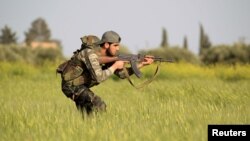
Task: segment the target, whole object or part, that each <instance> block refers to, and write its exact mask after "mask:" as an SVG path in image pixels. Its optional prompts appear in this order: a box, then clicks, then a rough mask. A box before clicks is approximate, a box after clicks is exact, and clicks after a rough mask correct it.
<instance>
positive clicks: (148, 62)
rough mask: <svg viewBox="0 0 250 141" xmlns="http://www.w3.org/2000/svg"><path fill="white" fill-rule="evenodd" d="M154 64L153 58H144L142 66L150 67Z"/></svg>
mask: <svg viewBox="0 0 250 141" xmlns="http://www.w3.org/2000/svg"><path fill="white" fill-rule="evenodd" d="M153 62H154V59H153V56H145V57H144V60H143V61H142V62H141V63H142V65H150V64H152V63H153Z"/></svg>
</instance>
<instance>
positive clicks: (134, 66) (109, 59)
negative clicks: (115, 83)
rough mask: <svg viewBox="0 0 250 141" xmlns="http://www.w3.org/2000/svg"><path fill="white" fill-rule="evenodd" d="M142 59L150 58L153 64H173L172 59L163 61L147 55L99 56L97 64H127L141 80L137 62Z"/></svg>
mask: <svg viewBox="0 0 250 141" xmlns="http://www.w3.org/2000/svg"><path fill="white" fill-rule="evenodd" d="M144 58H152V59H153V60H154V62H160V63H161V62H171V63H172V62H174V60H173V59H164V58H161V57H158V56H149V55H142V54H119V55H117V56H115V57H107V56H103V57H102V56H101V57H100V58H99V62H100V64H106V63H111V62H115V61H118V60H120V61H126V62H129V63H130V65H131V67H132V70H133V72H134V73H135V75H136V76H137V77H138V78H141V77H142V74H141V72H140V71H139V69H138V68H137V62H142V61H143V60H144ZM157 70H158V69H157Z"/></svg>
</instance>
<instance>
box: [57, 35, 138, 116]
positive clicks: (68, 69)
mask: <svg viewBox="0 0 250 141" xmlns="http://www.w3.org/2000/svg"><path fill="white" fill-rule="evenodd" d="M81 39H82V42H83V44H82V47H81V49H80V50H77V51H76V52H74V55H73V56H72V57H71V59H70V60H68V61H66V62H65V63H63V64H61V65H60V66H59V67H58V69H57V72H59V73H61V77H62V83H61V85H62V91H63V93H64V94H65V95H66V96H67V97H68V98H71V99H72V100H74V101H75V104H76V107H77V109H79V110H80V111H86V112H87V114H90V113H91V112H92V111H93V110H97V111H98V110H101V111H105V110H106V104H105V103H104V101H102V99H101V98H100V97H99V96H97V95H95V94H94V93H93V92H92V91H91V90H90V89H89V88H91V87H92V86H95V85H98V84H99V83H101V82H103V81H105V80H106V79H107V78H108V77H110V76H111V75H112V74H113V72H112V70H111V69H110V68H109V67H110V66H111V65H112V64H106V65H105V64H103V65H101V64H100V63H99V60H98V54H97V52H96V48H98V47H97V45H95V42H97V41H98V40H99V39H98V37H96V36H92V35H89V36H85V37H83V38H81ZM128 73H129V74H130V75H131V74H132V73H133V71H132V69H131V68H129V69H128ZM115 74H116V75H117V76H118V77H120V78H125V74H124V72H123V71H122V70H117V71H115Z"/></svg>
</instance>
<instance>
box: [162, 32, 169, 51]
mask: <svg viewBox="0 0 250 141" xmlns="http://www.w3.org/2000/svg"><path fill="white" fill-rule="evenodd" d="M161 47H163V48H167V47H168V35H167V31H166V29H165V28H163V29H162V41H161Z"/></svg>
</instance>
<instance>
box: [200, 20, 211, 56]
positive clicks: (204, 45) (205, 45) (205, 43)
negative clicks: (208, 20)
mask: <svg viewBox="0 0 250 141" xmlns="http://www.w3.org/2000/svg"><path fill="white" fill-rule="evenodd" d="M210 47H211V42H210V40H209V37H208V35H207V34H206V33H205V32H204V29H203V26H202V25H201V24H200V51H199V55H201V56H202V55H204V53H205V52H206V50H208V49H209V48H210Z"/></svg>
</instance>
